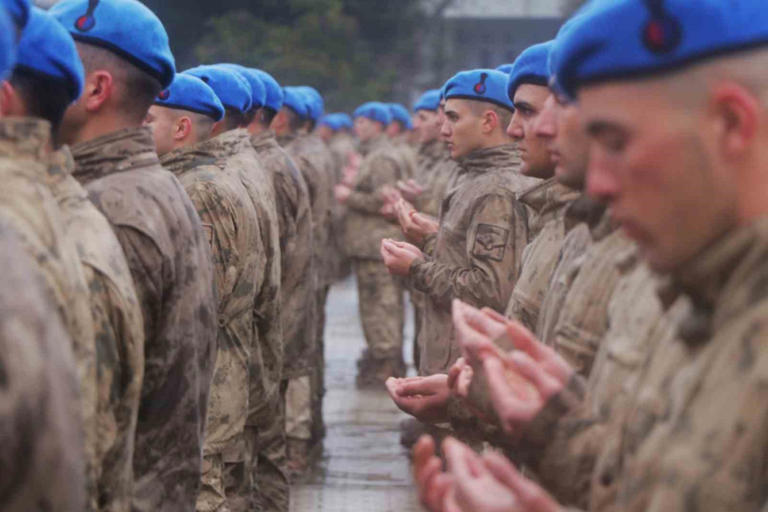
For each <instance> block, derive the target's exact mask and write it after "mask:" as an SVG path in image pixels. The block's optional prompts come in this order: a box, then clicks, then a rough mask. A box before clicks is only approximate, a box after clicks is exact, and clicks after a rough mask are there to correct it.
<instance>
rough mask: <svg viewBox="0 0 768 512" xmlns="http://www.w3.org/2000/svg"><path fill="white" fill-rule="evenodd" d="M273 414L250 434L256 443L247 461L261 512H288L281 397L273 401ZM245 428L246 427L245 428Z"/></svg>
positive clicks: (288, 502) (283, 420)
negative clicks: (251, 463) (255, 439)
mask: <svg viewBox="0 0 768 512" xmlns="http://www.w3.org/2000/svg"><path fill="white" fill-rule="evenodd" d="M272 401H273V402H274V403H273V404H271V407H270V410H271V411H274V414H271V415H270V416H269V418H268V421H265V422H264V423H263V424H262V425H260V426H259V427H258V428H256V429H254V430H255V432H254V433H253V434H251V435H256V436H257V439H258V442H257V443H254V444H253V452H252V455H251V460H253V461H255V464H253V465H252V470H253V472H252V478H253V481H254V484H255V488H256V493H257V495H258V498H257V500H258V502H259V504H260V508H258V510H260V511H262V512H288V509H289V506H290V486H289V483H288V475H287V472H286V462H287V460H286V437H285V404H284V401H283V398H282V395H281V394H278V395H277V396H276V397H275V398H274V399H273V400H272ZM248 428H249V427H247V429H248Z"/></svg>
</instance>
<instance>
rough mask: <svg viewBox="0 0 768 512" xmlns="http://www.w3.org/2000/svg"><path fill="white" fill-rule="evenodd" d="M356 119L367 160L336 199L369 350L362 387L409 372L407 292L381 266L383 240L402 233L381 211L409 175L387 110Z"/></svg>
mask: <svg viewBox="0 0 768 512" xmlns="http://www.w3.org/2000/svg"><path fill="white" fill-rule="evenodd" d="M353 117H354V118H355V133H356V134H357V138H358V139H359V140H360V150H361V153H362V154H363V162H362V164H361V165H360V170H359V172H358V173H357V176H356V177H355V178H354V181H352V182H351V183H349V186H348V185H347V184H342V185H339V186H337V187H336V198H337V200H338V201H339V202H341V203H342V204H344V205H345V206H346V207H347V219H346V230H345V244H344V245H345V249H346V251H347V254H348V255H349V256H350V258H352V262H353V266H354V270H355V273H356V275H357V288H358V295H359V302H360V319H361V322H362V324H363V331H364V333H365V339H366V344H367V346H368V348H367V349H366V350H365V351H364V352H363V354H362V357H361V359H360V361H359V362H358V375H357V383H358V386H360V387H369V386H375V387H381V386H382V385H383V383H384V382H385V381H386V380H387V379H388V378H389V377H392V376H395V377H402V376H403V375H404V374H405V363H404V361H403V327H404V321H405V320H404V315H405V311H404V302H403V290H402V286H401V285H400V283H399V282H398V281H397V280H396V278H394V277H393V276H392V275H390V274H389V273H388V272H387V269H386V267H384V265H382V262H381V254H380V252H379V250H378V247H379V245H380V244H381V240H382V239H384V238H393V237H398V236H399V234H400V233H399V232H400V230H399V229H398V227H397V226H396V225H395V224H393V223H391V222H390V221H389V220H387V219H386V218H384V217H383V216H382V215H381V213H380V212H381V209H382V207H383V206H384V204H385V198H384V195H383V190H384V188H385V187H386V186H390V187H394V186H395V185H396V183H397V182H398V181H399V180H402V179H404V178H406V174H405V172H406V171H405V170H404V169H403V168H402V167H401V161H400V160H399V159H398V158H396V157H395V156H394V149H393V147H392V143H391V142H390V141H389V139H388V137H387V135H386V128H387V126H388V125H389V124H390V123H391V122H392V115H391V113H390V111H389V109H388V108H387V106H386V105H385V104H383V103H380V102H370V103H366V104H364V105H361V106H360V107H358V108H357V110H355V112H354V115H353Z"/></svg>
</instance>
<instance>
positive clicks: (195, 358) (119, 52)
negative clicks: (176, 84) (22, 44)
mask: <svg viewBox="0 0 768 512" xmlns="http://www.w3.org/2000/svg"><path fill="white" fill-rule="evenodd" d="M50 12H51V13H52V14H53V15H54V16H55V17H56V18H58V19H59V21H61V22H62V24H63V25H64V26H65V27H66V28H68V29H69V30H70V33H71V34H72V35H73V37H74V38H75V41H77V43H78V44H77V48H78V51H79V53H80V57H81V58H82V60H83V63H84V65H85V69H86V85H85V88H84V93H83V95H82V96H81V98H80V99H79V100H78V102H77V103H75V104H74V105H73V106H72V107H70V108H69V110H67V112H66V114H65V116H64V121H63V123H62V128H61V132H60V133H61V138H62V140H63V141H64V142H67V143H71V144H73V147H72V153H73V156H74V158H75V162H76V170H75V173H74V176H75V178H76V179H78V181H79V182H80V183H81V184H82V185H83V186H85V188H86V190H87V191H88V193H89V195H90V198H91V200H92V201H93V202H94V204H95V205H96V206H97V208H99V209H100V210H101V212H102V213H103V214H104V215H105V216H106V217H107V219H108V220H109V221H110V223H111V225H112V227H113V229H114V230H115V233H116V235H117V238H118V240H119V241H120V244H121V246H122V248H123V251H124V253H125V255H126V257H127V260H128V266H129V268H130V270H131V274H132V276H133V280H134V284H135V286H136V291H137V293H138V298H139V302H140V304H141V308H142V312H143V317H144V334H145V345H144V359H145V373H144V383H143V385H142V390H141V401H140V405H139V416H138V425H137V429H136V443H135V455H134V462H133V469H134V492H133V505H132V508H133V510H137V511H139V510H156V509H162V510H190V509H191V508H192V507H193V506H194V502H195V498H196V496H197V492H198V490H199V486H200V462H201V453H202V444H203V431H204V426H205V423H204V422H205V416H206V407H207V402H208V388H209V385H210V379H211V373H212V371H213V365H214V358H215V354H216V351H215V343H216V301H215V296H214V289H213V269H212V262H211V255H210V250H209V248H208V244H207V242H206V239H205V232H204V231H203V228H202V225H201V223H200V218H199V216H198V215H197V213H196V212H195V209H194V206H193V204H192V203H191V201H190V199H189V197H187V195H186V193H185V192H184V189H183V187H182V186H181V184H180V183H179V182H178V180H177V179H176V178H175V177H174V176H173V175H172V174H171V173H169V172H168V171H165V170H164V169H163V168H162V167H161V166H160V163H159V160H158V157H157V153H156V152H155V146H154V142H153V140H152V134H151V132H150V131H149V129H147V128H143V127H142V126H141V124H142V122H143V120H144V118H145V116H146V114H147V110H148V109H149V107H150V105H151V104H152V102H153V101H154V98H155V97H156V96H157V94H158V93H159V92H160V91H161V90H162V89H163V88H164V87H167V86H168V85H170V83H171V81H172V80H173V77H174V73H175V68H174V61H173V57H172V55H171V53H170V48H169V46H168V38H167V35H166V33H165V29H164V28H163V26H162V23H161V22H160V20H158V19H157V17H156V16H155V15H154V14H153V13H152V12H151V11H150V10H149V9H147V8H146V7H145V6H144V5H143V4H141V3H140V2H137V1H135V0H103V1H101V2H99V3H94V2H88V1H85V0H64V1H62V2H59V3H57V4H56V5H55V6H54V8H53V9H52V10H51V11H50Z"/></svg>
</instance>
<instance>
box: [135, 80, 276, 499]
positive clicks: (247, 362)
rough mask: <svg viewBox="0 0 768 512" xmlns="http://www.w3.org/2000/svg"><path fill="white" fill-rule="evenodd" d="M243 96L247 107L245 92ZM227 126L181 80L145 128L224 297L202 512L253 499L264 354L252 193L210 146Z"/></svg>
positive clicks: (224, 153) (218, 148) (210, 96)
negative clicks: (189, 205)
mask: <svg viewBox="0 0 768 512" xmlns="http://www.w3.org/2000/svg"><path fill="white" fill-rule="evenodd" d="M233 80H234V78H233ZM232 96H235V97H236V96H237V95H236V94H235V93H233V94H232ZM241 96H242V97H244V98H245V99H246V100H247V101H248V102H250V90H249V89H246V88H245V86H243V88H242V93H241ZM223 118H224V106H222V103H221V102H220V101H219V98H218V97H217V96H216V94H215V93H214V92H213V90H211V88H210V87H208V86H207V85H206V84H205V83H204V82H203V81H202V80H199V79H198V78H195V77H193V76H191V75H186V74H179V75H176V78H175V79H174V81H173V83H172V84H171V86H170V87H169V88H168V89H166V90H165V91H163V92H162V93H161V94H160V96H159V97H158V98H157V100H155V105H153V106H152V107H150V109H149V113H148V114H147V121H146V124H147V125H148V126H150V127H151V128H152V129H153V133H154V137H155V142H156V145H157V152H158V155H160V161H161V163H162V164H163V166H164V167H165V168H166V169H168V170H170V171H171V172H173V173H174V174H175V175H176V177H177V178H178V179H179V181H181V184H182V185H183V186H184V189H185V190H186V192H187V194H188V195H189V197H190V199H192V202H193V204H194V205H195V207H196V209H197V212H198V214H199V215H200V219H201V220H202V222H203V227H204V229H205V230H206V233H207V234H208V241H209V243H210V246H211V251H212V254H213V262H214V269H215V283H216V288H217V292H218V294H217V295H218V297H219V310H218V325H219V329H218V350H217V358H216V366H215V369H214V373H213V380H212V384H211V392H210V401H209V404H208V415H207V418H206V432H205V444H204V445H203V469H202V485H201V490H200V493H199V495H198V496H197V505H196V509H197V510H198V511H213V510H220V508H221V507H226V508H227V509H228V510H234V509H235V506H236V505H237V501H238V499H242V497H243V496H245V499H246V500H250V499H251V498H250V492H251V487H252V486H251V483H250V481H249V477H250V474H249V472H248V471H247V470H246V467H247V461H246V460H245V459H244V458H243V455H244V454H245V451H246V450H245V449H244V447H245V419H246V415H247V412H248V383H249V379H250V371H251V361H252V360H254V359H258V358H259V356H258V355H256V356H254V355H253V354H254V352H258V351H259V349H258V347H254V343H255V340H256V336H255V333H254V325H255V321H254V303H255V298H256V290H257V286H258V285H259V284H260V283H259V282H258V279H259V278H260V276H262V275H263V266H264V258H263V257H262V255H261V253H260V251H259V250H258V249H259V248H260V245H259V243H260V241H259V234H260V233H259V230H258V228H259V226H258V219H257V218H256V211H255V210H254V209H253V205H251V203H250V198H249V196H248V193H247V192H246V190H245V188H244V187H243V185H242V184H241V183H240V181H239V180H237V179H235V178H234V177H232V176H231V174H229V173H227V172H226V171H225V169H226V167H227V166H229V165H232V164H231V160H232V157H233V156H234V154H235V153H234V151H233V145H232V144H228V143H227V142H226V141H224V140H223V138H224V137H223V136H222V135H219V136H218V137H215V138H212V139H210V138H209V137H210V134H211V133H212V131H213V128H214V124H215V123H217V122H219V121H221V120H222V119H223Z"/></svg>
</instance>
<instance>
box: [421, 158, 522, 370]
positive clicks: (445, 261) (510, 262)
mask: <svg viewBox="0 0 768 512" xmlns="http://www.w3.org/2000/svg"><path fill="white" fill-rule="evenodd" d="M460 165H461V173H460V175H459V177H458V178H457V180H456V182H455V186H454V188H453V189H451V190H450V191H449V192H448V195H447V196H446V198H445V200H444V201H443V206H442V209H441V214H440V230H439V233H438V235H437V239H436V242H435V249H434V253H433V255H432V256H431V257H429V256H428V257H426V259H425V260H418V261H416V262H414V264H413V265H412V267H411V272H410V279H411V281H412V284H413V286H414V287H415V288H416V289H417V290H419V291H421V292H423V293H424V294H426V296H427V300H426V306H425V310H424V317H423V320H422V327H421V331H420V334H419V346H420V347H421V349H422V355H421V372H422V374H426V375H431V374H434V373H439V372H445V371H447V370H448V368H449V367H450V365H452V364H453V363H454V362H455V361H456V359H457V358H458V357H459V349H458V347H457V346H456V343H455V339H454V333H453V324H452V322H451V302H452V301H453V299H455V298H457V299H461V300H463V301H465V302H468V303H470V304H472V305H474V306H476V307H490V308H493V309H495V310H497V311H504V309H505V308H506V306H507V303H508V302H509V297H510V294H511V293H512V289H513V288H514V285H515V283H516V281H517V278H518V276H519V272H520V263H521V258H522V252H523V249H524V248H525V246H526V245H527V244H528V224H527V213H526V211H525V209H524V207H523V206H522V204H521V203H520V202H518V200H517V198H516V197H517V193H518V192H519V191H521V190H524V189H526V188H530V187H531V186H532V185H533V184H535V183H536V181H535V180H533V179H531V178H526V177H524V176H522V175H521V174H520V173H519V168H520V158H519V156H518V154H517V150H516V149H515V148H514V146H511V145H508V146H500V147H496V148H491V149H483V150H478V151H475V152H473V153H471V154H470V155H468V156H467V157H465V158H464V159H463V160H462V161H461V162H460Z"/></svg>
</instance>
